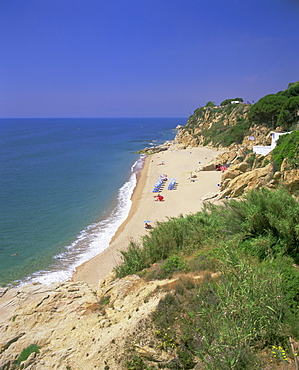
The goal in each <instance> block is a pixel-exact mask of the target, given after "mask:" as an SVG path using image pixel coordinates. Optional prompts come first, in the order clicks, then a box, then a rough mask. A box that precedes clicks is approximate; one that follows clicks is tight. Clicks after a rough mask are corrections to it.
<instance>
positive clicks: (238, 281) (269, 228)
mask: <svg viewBox="0 0 299 370" xmlns="http://www.w3.org/2000/svg"><path fill="white" fill-rule="evenodd" d="M298 225H299V204H298V202H297V201H296V200H295V199H294V198H292V197H291V196H290V195H289V194H288V193H287V192H286V191H285V190H284V189H278V190H276V191H270V190H267V189H261V190H258V191H257V190H254V191H252V192H251V193H249V194H248V195H247V196H246V198H244V199H243V200H241V201H234V200H228V201H227V202H225V203H224V204H223V205H222V206H215V205H212V204H207V205H206V206H205V207H204V209H203V210H202V211H201V212H199V213H198V214H195V215H190V216H186V217H182V216H181V217H178V218H171V219H169V221H168V222H163V223H158V224H157V226H156V227H155V228H154V229H153V230H151V231H150V233H149V235H147V236H146V237H144V238H143V239H142V242H141V243H140V245H136V244H132V243H131V245H130V246H129V248H128V250H127V251H126V252H124V253H123V259H124V260H123V264H122V265H120V266H118V267H117V269H116V271H117V274H118V276H124V274H126V272H127V271H129V273H130V274H131V273H137V274H139V275H140V276H144V277H146V278H154V279H156V278H165V277H171V276H172V275H173V274H177V276H181V278H180V279H178V280H177V283H176V285H175V287H174V289H173V290H172V291H170V292H168V293H167V295H166V296H165V298H164V299H162V300H161V301H160V303H159V305H158V307H157V309H156V311H155V312H154V314H153V317H152V320H153V322H154V325H155V328H156V332H157V333H159V335H156V340H157V341H158V345H160V347H161V348H163V349H164V350H168V349H169V350H172V351H175V352H176V354H177V358H178V361H179V365H177V366H181V367H177V368H181V369H193V367H194V365H195V363H197V362H198V361H200V363H201V366H202V369H221V370H222V369H223V370H225V369H227V370H229V369H240V370H241V369H242V370H243V369H245V370H246V369H262V368H263V361H264V360H262V356H261V353H262V352H265V351H266V353H267V354H268V358H270V357H271V356H272V357H273V354H271V353H272V352H271V351H273V348H274V347H275V348H284V351H286V352H283V353H284V354H286V356H287V358H288V359H290V357H291V355H290V353H291V352H290V349H289V344H288V343H289V337H292V338H296V339H297V340H298V339H299V324H298V323H299V310H298V307H299V306H298V305H299V289H298V286H299V270H298V269H296V268H294V267H293V264H294V263H297V264H298V255H299V254H298V247H299V228H298ZM213 272H218V275H217V276H218V277H216V278H212V277H211V276H212V275H211V274H212V273H213ZM186 273H188V274H187V275H184V274H186ZM179 274H180V275H179ZM195 275H201V276H203V278H202V279H201V280H198V279H195V277H194V276H195ZM273 346H274V347H273ZM277 353H278V352H277ZM281 353H282V352H281ZM283 358H284V357H283V356H282V355H281V356H277V357H276V360H275V361H283ZM135 362H136V361H135ZM164 365H165V366H164ZM164 365H163V366H164V368H171V367H167V366H168V365H167V366H166V364H164ZM145 366H149V363H147V364H146V365H145ZM151 366H152V364H151ZM161 366H162V365H161ZM169 366H170V365H169ZM144 368H146V367H144ZM154 368H155V367H154Z"/></svg>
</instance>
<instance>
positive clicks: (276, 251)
mask: <svg viewBox="0 0 299 370" xmlns="http://www.w3.org/2000/svg"><path fill="white" fill-rule="evenodd" d="M245 198H246V199H245V200H243V201H236V200H231V201H230V202H228V203H226V206H225V211H224V210H223V212H226V217H228V218H229V220H230V221H229V220H228V222H227V232H230V233H232V234H238V235H239V238H240V246H241V247H242V248H244V250H246V251H247V252H248V253H251V254H252V255H257V256H258V257H259V258H260V259H265V258H276V257H278V256H282V255H289V256H291V257H292V258H294V260H295V261H296V263H299V253H298V252H299V227H298V225H299V203H298V202H297V201H296V200H295V199H294V198H293V197H292V196H291V195H290V194H289V193H288V192H287V191H286V190H284V189H278V190H276V191H273V190H269V189H264V188H262V189H260V190H254V191H251V192H248V194H247V195H246V196H245Z"/></svg>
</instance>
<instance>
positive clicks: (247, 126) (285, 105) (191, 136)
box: [177, 81, 299, 147]
mask: <svg viewBox="0 0 299 370" xmlns="http://www.w3.org/2000/svg"><path fill="white" fill-rule="evenodd" d="M237 102H239V103H237ZM242 102H243V99H242V98H235V99H225V100H224V101H223V102H222V103H221V104H220V106H215V104H214V103H213V102H210V101H209V102H208V103H207V104H206V105H205V106H204V107H200V108H197V109H196V110H195V111H194V113H193V115H191V116H190V117H189V119H188V122H187V124H186V125H185V126H184V127H183V128H182V129H181V131H180V133H179V135H177V140H178V142H179V143H185V144H186V145H187V146H188V145H191V146H196V145H213V146H221V147H229V146H230V145H232V144H241V143H242V142H243V140H244V138H245V137H249V136H250V135H252V132H253V131H254V130H256V129H257V128H258V127H263V128H266V129H268V132H269V131H270V130H275V129H277V128H278V127H279V128H280V129H281V130H283V131H291V130H294V129H295V127H296V125H297V124H298V121H299V114H298V112H299V81H298V82H294V83H290V84H289V86H288V88H287V89H286V90H285V91H279V92H278V93H277V94H269V95H266V96H264V97H262V98H261V99H260V100H259V101H258V102H256V103H255V104H253V105H250V104H243V103H242Z"/></svg>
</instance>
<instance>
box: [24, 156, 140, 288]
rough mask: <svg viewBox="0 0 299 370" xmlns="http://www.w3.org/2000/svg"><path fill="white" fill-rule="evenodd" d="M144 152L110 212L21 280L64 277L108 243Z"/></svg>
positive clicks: (122, 217) (125, 207) (128, 200)
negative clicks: (51, 261)
mask: <svg viewBox="0 0 299 370" xmlns="http://www.w3.org/2000/svg"><path fill="white" fill-rule="evenodd" d="M143 163H144V156H143V157H140V158H139V159H138V160H137V161H136V162H135V163H134V164H133V166H132V167H131V171H132V174H131V176H130V179H129V181H127V182H126V183H125V184H124V185H123V186H122V187H121V188H120V189H119V192H118V197H117V206H116V208H115V209H114V210H113V211H112V213H111V214H110V216H109V217H108V218H107V219H105V220H102V221H100V222H98V223H94V224H91V225H89V226H88V227H87V228H86V229H85V230H83V231H82V232H81V233H80V234H79V235H78V237H77V239H76V240H75V241H74V242H73V243H72V244H71V245H70V246H66V251H65V252H63V253H60V254H58V255H56V256H55V258H56V259H57V263H56V264H54V265H52V266H50V268H49V269H48V270H43V271H38V272H36V273H34V274H32V275H30V276H29V277H28V278H27V279H25V280H23V281H22V282H21V285H23V284H26V283H28V282H40V283H42V284H51V283H53V282H62V281H65V280H68V279H69V278H70V277H71V276H72V274H73V273H74V271H75V268H76V267H78V266H80V265H81V264H82V263H84V262H86V261H88V260H90V259H91V258H93V257H95V256H96V255H98V254H99V253H101V252H102V251H103V250H104V249H106V248H107V247H108V246H109V243H110V241H111V239H112V237H113V235H114V234H115V232H116V230H117V229H118V227H119V226H120V225H121V224H122V223H123V222H124V221H125V219H126V218H127V217H128V214H129V211H130V209H131V205H132V201H131V196H132V193H133V190H134V188H135V186H136V183H137V178H136V173H137V172H139V171H140V170H141V169H142V166H143Z"/></svg>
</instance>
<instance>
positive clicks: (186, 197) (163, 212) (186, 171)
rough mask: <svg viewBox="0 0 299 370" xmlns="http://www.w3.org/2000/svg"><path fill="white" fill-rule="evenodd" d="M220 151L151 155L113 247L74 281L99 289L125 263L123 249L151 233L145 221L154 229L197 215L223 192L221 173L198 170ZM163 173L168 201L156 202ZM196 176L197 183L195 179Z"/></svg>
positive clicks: (78, 271)
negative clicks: (173, 182) (209, 199)
mask: <svg viewBox="0 0 299 370" xmlns="http://www.w3.org/2000/svg"><path fill="white" fill-rule="evenodd" d="M219 153H220V152H219V151H217V150H216V149H209V148H203V147H197V148H192V149H185V150H168V151H165V152H160V153H156V154H153V155H150V156H147V158H146V161H145V165H144V168H143V169H142V171H141V172H140V174H139V178H138V182H137V186H136V188H135V190H134V193H133V195H132V207H131V210H130V213H129V215H128V217H127V219H126V220H125V222H124V223H123V224H122V225H121V226H120V227H119V228H118V230H117V232H116V234H115V235H114V237H113V238H112V240H111V242H110V245H109V247H108V248H107V249H106V250H104V251H103V252H102V253H100V254H99V255H97V256H96V257H94V258H93V259H91V260H90V261H87V262H85V263H84V264H82V265H81V266H79V267H78V268H77V269H76V271H75V273H74V274H73V276H72V279H71V280H73V281H85V282H87V283H88V284H89V285H91V286H92V287H94V288H97V286H98V282H99V280H100V279H103V278H105V277H106V276H107V274H108V273H109V272H110V271H111V270H112V269H113V268H114V267H115V266H116V265H117V264H119V263H120V262H121V253H120V251H121V250H125V249H126V248H127V246H128V245H129V242H130V240H134V241H139V240H140V237H141V236H142V235H144V234H146V233H148V230H146V229H145V224H144V221H146V220H148V221H150V224H151V225H152V226H153V227H154V226H155V223H156V222H157V221H166V220H167V218H169V217H177V216H179V215H181V214H182V215H186V214H190V213H196V212H198V211H200V210H201V207H202V203H203V201H202V198H203V197H204V196H206V195H207V194H209V193H210V194H212V193H217V192H218V191H219V187H218V183H219V182H220V179H221V172H217V171H198V169H199V168H200V166H202V165H205V164H207V163H209V162H210V161H211V160H212V159H213V158H215V157H216V156H217V155H218V154H219ZM161 174H166V175H167V177H168V181H167V182H166V183H165V186H164V189H163V190H162V191H161V194H162V195H163V196H164V201H162V202H159V201H155V199H156V198H154V195H157V194H155V193H153V192H152V190H153V185H154V184H155V182H156V181H157V179H158V178H159V176H160V175H161ZM194 175H196V178H194V179H193V180H194V181H191V180H190V178H191V176H194ZM173 177H174V178H176V181H177V183H178V184H177V187H176V189H175V190H168V189H167V186H168V183H169V180H170V179H171V178H173Z"/></svg>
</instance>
